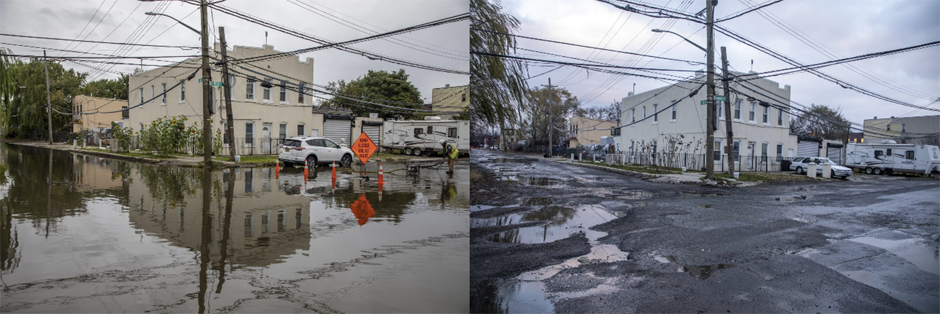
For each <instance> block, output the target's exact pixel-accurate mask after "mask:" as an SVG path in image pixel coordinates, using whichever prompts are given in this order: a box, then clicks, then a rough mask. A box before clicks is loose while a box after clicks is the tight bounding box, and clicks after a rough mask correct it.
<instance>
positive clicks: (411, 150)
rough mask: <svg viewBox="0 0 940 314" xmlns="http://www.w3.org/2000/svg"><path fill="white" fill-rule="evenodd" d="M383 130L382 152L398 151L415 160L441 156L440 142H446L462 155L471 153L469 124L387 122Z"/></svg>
mask: <svg viewBox="0 0 940 314" xmlns="http://www.w3.org/2000/svg"><path fill="white" fill-rule="evenodd" d="M383 129H384V130H385V131H384V132H385V133H384V134H382V148H384V149H386V150H399V151H401V152H402V153H403V154H405V155H414V156H419V155H422V154H428V153H430V152H441V151H442V150H443V148H442V147H441V144H440V140H442V139H443V140H447V141H448V142H450V143H455V144H456V145H457V149H458V150H460V152H461V153H462V154H463V153H469V152H470V121H466V120H441V119H440V117H427V118H425V120H397V121H396V120H388V121H385V124H384V126H383Z"/></svg>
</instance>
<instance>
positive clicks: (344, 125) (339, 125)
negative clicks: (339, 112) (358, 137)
mask: <svg viewBox="0 0 940 314" xmlns="http://www.w3.org/2000/svg"><path fill="white" fill-rule="evenodd" d="M351 130H352V129H351V128H350V122H349V120H336V119H326V120H323V137H325V138H328V139H331V140H333V141H334V142H336V144H341V143H345V144H346V146H349V144H350V143H351V142H350V141H349V135H350V133H351V132H350V131H351Z"/></svg>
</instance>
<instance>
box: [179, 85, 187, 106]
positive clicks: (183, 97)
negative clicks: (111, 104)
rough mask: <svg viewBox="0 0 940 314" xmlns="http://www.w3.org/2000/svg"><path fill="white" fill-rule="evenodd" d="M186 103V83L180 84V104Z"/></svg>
mask: <svg viewBox="0 0 940 314" xmlns="http://www.w3.org/2000/svg"><path fill="white" fill-rule="evenodd" d="M184 101H186V82H180V102H184Z"/></svg>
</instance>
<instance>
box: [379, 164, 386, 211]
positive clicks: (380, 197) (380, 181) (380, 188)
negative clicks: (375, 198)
mask: <svg viewBox="0 0 940 314" xmlns="http://www.w3.org/2000/svg"><path fill="white" fill-rule="evenodd" d="M379 169H381V168H379ZM379 178H381V176H379ZM383 185H385V184H383V183H382V179H379V203H381V202H382V186H383Z"/></svg>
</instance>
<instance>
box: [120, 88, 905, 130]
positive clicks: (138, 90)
mask: <svg viewBox="0 0 940 314" xmlns="http://www.w3.org/2000/svg"><path fill="white" fill-rule="evenodd" d="M137 92H138V94H140V102H138V104H142V103H144V89H143V88H140V89H137ZM888 131H891V128H890V127H889V128H888Z"/></svg>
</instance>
